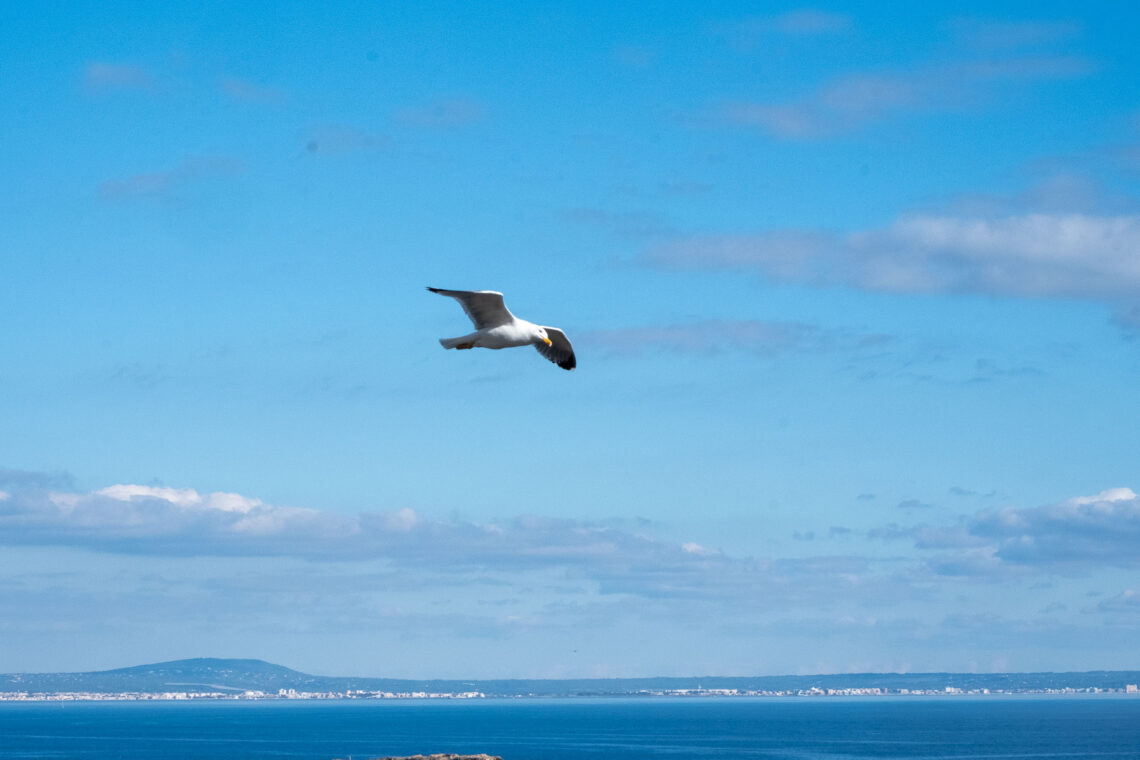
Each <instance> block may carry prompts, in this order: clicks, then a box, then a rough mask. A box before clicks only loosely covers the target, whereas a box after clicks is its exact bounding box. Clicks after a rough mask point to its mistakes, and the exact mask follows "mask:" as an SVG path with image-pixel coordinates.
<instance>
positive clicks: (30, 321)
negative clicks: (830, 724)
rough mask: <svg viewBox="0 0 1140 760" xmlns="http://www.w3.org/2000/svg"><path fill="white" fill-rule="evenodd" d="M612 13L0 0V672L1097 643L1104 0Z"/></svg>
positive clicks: (1132, 556) (1137, 595) (1071, 662)
mask: <svg viewBox="0 0 1140 760" xmlns="http://www.w3.org/2000/svg"><path fill="white" fill-rule="evenodd" d="M611 5H612V4H602V3H597V4H588V3H577V4H574V5H573V6H558V5H553V4H533V3H519V4H511V3H500V4H495V5H494V6H492V7H486V6H483V7H480V6H476V5H471V4H460V3H456V4H444V3H438V4H431V6H430V7H420V6H413V5H406V6H403V7H398V6H394V5H391V6H383V7H373V6H372V5H370V4H355V3H351V4H350V3H333V4H326V5H324V6H322V7H319V8H318V7H316V6H312V4H282V5H280V6H279V7H275V8H273V9H272V10H268V9H265V8H252V7H245V6H234V5H233V4H223V3H216V4H211V3H200V4H197V5H196V6H195V7H193V8H171V7H167V4H152V3H136V4H115V5H114V6H113V7H109V6H107V5H106V4H91V5H90V6H89V7H81V6H80V5H77V4H75V3H69V4H55V5H48V6H43V5H35V6H33V5H30V4H29V5H26V6H24V7H20V6H12V7H10V8H7V9H6V11H5V16H6V19H5V23H3V24H0V103H3V106H2V108H3V118H2V119H0V138H2V140H3V144H4V145H5V146H6V148H7V150H5V151H4V153H3V155H2V156H0V176H3V178H4V181H3V182H0V228H2V229H3V230H4V234H3V239H2V242H0V250H2V252H3V254H2V255H3V263H4V267H3V271H4V277H3V280H2V286H0V287H2V288H3V290H2V293H3V297H2V298H0V320H2V324H3V326H4V329H3V330H0V356H2V357H3V363H2V364H0V431H2V433H3V434H2V435H0V610H3V612H2V613H0V644H2V645H0V671H8V672H10V671H54V670H88V669H100V668H109V667H117V666H125V665H132V664H137V663H140V662H148V661H158V660H165V659H174V658H179V657H192V656H234V657H261V658H264V659H268V660H272V661H274V662H279V663H282V664H285V665H289V666H292V667H295V668H298V669H301V670H307V671H310V672H320V673H328V674H362V675H377V676H381V675H392V676H412V677H417V676H418V677H430V676H438V677H497V676H530V677H547V676H549V677H558V676H624V675H693V674H725V675H737V674H766V673H808V672H842V671H856V670H905V671H920V670H979V671H988V670H1080V669H1100V668H1113V669H1115V668H1140V655H1137V652H1136V647H1135V640H1136V636H1137V635H1138V634H1140V578H1138V577H1137V568H1138V566H1140V497H1137V495H1136V492H1135V490H1134V489H1140V479H1138V472H1137V453H1138V452H1140V440H1138V438H1140V435H1138V434H1137V431H1138V430H1140V404H1138V403H1137V400H1136V389H1137V387H1138V386H1137V377H1138V376H1140V97H1137V94H1136V93H1137V92H1140V90H1138V89H1137V86H1136V85H1137V82H1138V80H1140V50H1138V49H1137V46H1136V45H1135V40H1134V36H1135V35H1134V30H1135V29H1136V28H1137V22H1138V21H1140V19H1138V17H1137V16H1138V12H1137V11H1135V10H1132V9H1130V8H1129V7H1128V6H1127V5H1126V4H1086V6H1084V7H1080V8H1074V7H1072V6H1071V4H1060V3H1032V4H1031V3H992V2H991V3H985V4H981V3H954V4H941V3H940V4H925V5H923V6H921V7H918V6H915V7H908V8H905V9H904V8H900V7H898V6H897V4H878V5H872V4H866V3H864V4H859V5H851V6H842V5H814V6H796V5H777V4H764V3H750V4H746V3H737V2H724V3H700V4H697V3H693V4H671V5H666V6H661V5H656V4H655V5H654V6H653V7H652V8H650V6H648V5H645V4H628V5H626V6H625V7H623V8H618V9H615V8H613V7H611ZM425 285H434V286H439V287H445V288H462V289H495V290H501V291H503V292H504V293H505V294H506V298H507V303H508V305H509V306H510V307H511V308H512V310H513V311H514V312H515V313H517V314H519V315H521V316H524V317H527V318H530V319H533V320H535V321H538V322H542V323H546V324H553V325H557V326H559V327H561V328H563V329H564V330H565V331H566V332H567V334H568V335H569V336H570V338H571V339H572V340H573V341H574V344H575V348H576V350H577V353H578V365H579V366H578V369H577V370H576V371H574V372H572V373H569V372H563V371H561V370H559V369H557V368H556V367H554V366H552V365H550V364H548V363H547V362H545V361H544V360H542V358H541V357H539V356H538V355H537V354H535V352H533V351H529V350H515V351H502V352H492V351H471V352H462V353H458V352H444V351H443V350H441V349H440V347H439V345H438V343H437V342H436V340H437V338H439V337H445V336H454V335H460V334H463V333H465V332H467V330H468V325H467V323H466V320H465V319H464V317H463V315H462V313H461V312H460V310H459V309H458V308H457V306H456V305H455V304H454V303H452V302H450V301H448V300H445V299H441V298H439V297H437V296H433V295H431V294H429V293H427V292H426V291H424V286H425Z"/></svg>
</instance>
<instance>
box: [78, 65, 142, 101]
mask: <svg viewBox="0 0 1140 760" xmlns="http://www.w3.org/2000/svg"><path fill="white" fill-rule="evenodd" d="M157 86H158V79H157V78H156V77H155V75H154V74H152V73H151V71H150V70H149V69H146V68H144V67H142V66H139V65H136V64H133V63H110V62H107V61H92V62H90V63H88V64H87V65H86V66H84V67H83V87H84V89H86V90H87V91H88V92H90V93H96V94H98V93H109V92H115V91H124V90H126V91H129V90H153V89H155V88H156V87H157Z"/></svg>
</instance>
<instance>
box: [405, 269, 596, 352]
mask: <svg viewBox="0 0 1140 760" xmlns="http://www.w3.org/2000/svg"><path fill="white" fill-rule="evenodd" d="M428 290H430V291H431V292H432V293H439V294H440V295H441V296H448V297H449V298H454V299H455V300H456V301H459V305H460V306H462V307H463V311H465V312H467V316H468V317H469V318H470V319H471V321H472V322H473V323H474V324H475V332H473V333H471V334H469V335H463V336H460V337H458V338H440V339H439V345H441V346H443V347H444V348H457V349H465V348H514V347H515V346H534V347H535V348H536V349H538V352H539V353H540V354H542V355H543V356H545V357H546V358H547V359H549V360H550V361H552V362H554V363H555V364H557V365H558V366H559V367H561V368H562V369H574V367H576V366H577V361H576V360H575V359H574V347H573V346H571V345H570V339H569V338H567V337H566V333H564V332H562V331H561V330H559V329H558V328H557V327H545V326H543V325H536V324H534V323H533V322H527V321H526V320H525V319H519V318H518V317H516V316H515V315H514V314H511V312H510V311H509V310H508V309H507V307H506V304H504V303H503V294H502V293H499V292H496V291H494V290H442V289H441V288H432V287H429V288H428Z"/></svg>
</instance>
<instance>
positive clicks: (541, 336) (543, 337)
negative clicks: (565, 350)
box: [535, 327, 554, 348]
mask: <svg viewBox="0 0 1140 760" xmlns="http://www.w3.org/2000/svg"><path fill="white" fill-rule="evenodd" d="M535 335H537V336H538V340H536V341H535V343H545V344H546V345H547V347H548V348H549V347H550V346H552V345H554V344H553V343H551V342H550V336H549V335H547V334H546V329H545V328H543V327H540V328H538V329H537V330H535Z"/></svg>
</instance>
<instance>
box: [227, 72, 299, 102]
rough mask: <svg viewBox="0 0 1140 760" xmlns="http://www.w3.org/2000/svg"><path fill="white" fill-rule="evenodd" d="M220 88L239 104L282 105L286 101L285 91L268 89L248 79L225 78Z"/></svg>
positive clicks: (273, 88) (274, 88)
mask: <svg viewBox="0 0 1140 760" xmlns="http://www.w3.org/2000/svg"><path fill="white" fill-rule="evenodd" d="M218 86H219V87H220V88H221V90H222V92H223V93H225V95H226V96H227V97H229V98H230V99H231V100H234V101H236V102H239V103H252V104H259V105H280V104H281V103H284V102H285V100H286V95H285V91H284V90H282V89H279V88H277V87H266V86H265V85H261V84H258V83H256V82H251V81H249V80H248V79H240V78H238V77H223V78H222V80H221V82H220V83H219V85H218Z"/></svg>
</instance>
